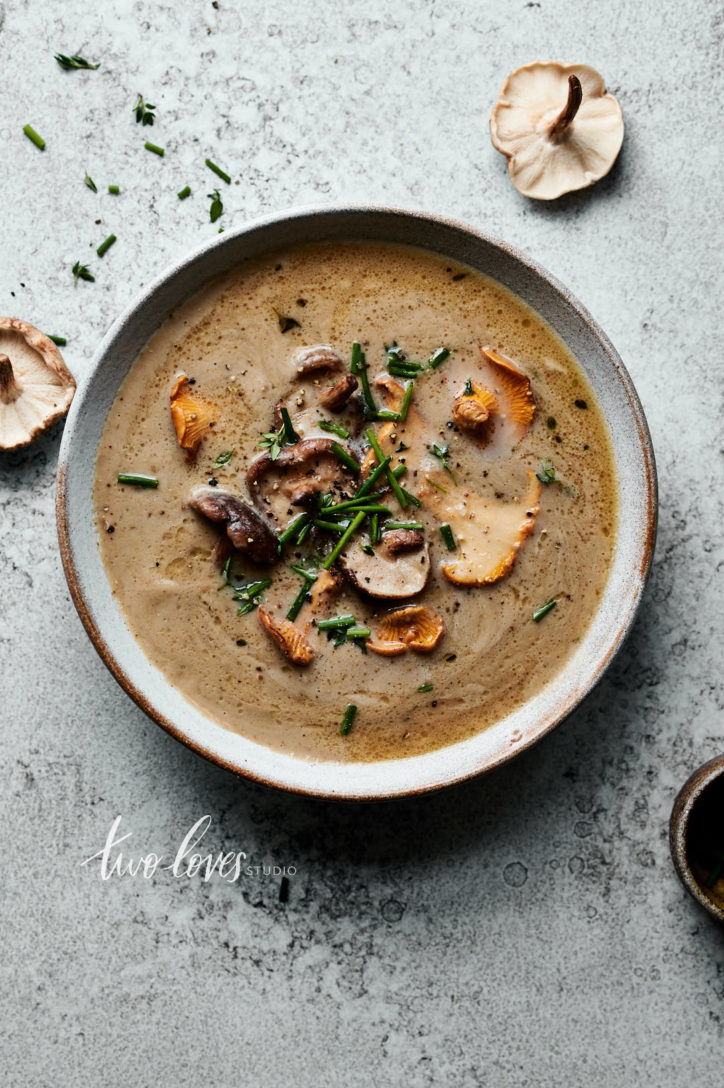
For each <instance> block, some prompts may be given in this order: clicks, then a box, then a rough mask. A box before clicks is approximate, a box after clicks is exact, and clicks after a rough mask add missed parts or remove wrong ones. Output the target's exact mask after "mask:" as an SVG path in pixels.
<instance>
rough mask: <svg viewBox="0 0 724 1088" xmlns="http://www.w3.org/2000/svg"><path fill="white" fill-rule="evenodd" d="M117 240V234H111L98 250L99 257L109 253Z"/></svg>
mask: <svg viewBox="0 0 724 1088" xmlns="http://www.w3.org/2000/svg"><path fill="white" fill-rule="evenodd" d="M115 240H116V236H115V234H109V235H108V237H107V238H106V239H105V241H103V242H101V244H100V245H99V246H98V249H97V250H96V253H97V254H98V256H99V257H102V256H103V254H104V253H107V252H108V250H109V249H110V248H111V246H112V245H113V243H114V242H115Z"/></svg>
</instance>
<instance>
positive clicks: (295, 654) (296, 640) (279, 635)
mask: <svg viewBox="0 0 724 1088" xmlns="http://www.w3.org/2000/svg"><path fill="white" fill-rule="evenodd" d="M257 615H258V617H259V622H260V624H261V625H262V627H263V628H264V630H265V631H267V632H268V634H270V635H271V637H272V639H273V640H274V642H276V644H277V646H278V647H279V649H280V650H281V651H282V653H283V654H284V656H285V657H288V658H289V660H290V661H291V662H292V663H293V664H294V665H308V664H309V663H310V661H311V660H312V658H313V657H314V647H313V646H311V645H310V643H309V642H308V641H307V637H306V635H305V634H304V632H303V631H300V630H299V628H298V627H295V626H294V624H293V623H292V622H291V620H287V619H281V618H279V619H277V618H276V617H275V616H273V615H272V614H271V612H270V611H269V609H268V608H266V606H265V605H263V604H262V605H259V607H258V609H257Z"/></svg>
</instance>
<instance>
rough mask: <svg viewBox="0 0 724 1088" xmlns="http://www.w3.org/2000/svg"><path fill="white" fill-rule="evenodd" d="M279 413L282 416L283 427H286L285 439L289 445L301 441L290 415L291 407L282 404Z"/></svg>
mask: <svg viewBox="0 0 724 1088" xmlns="http://www.w3.org/2000/svg"><path fill="white" fill-rule="evenodd" d="M279 415H280V416H281V417H282V427H283V428H284V441H285V442H286V444H287V445H288V446H291V445H292V443H294V442H298V441H299V435H298V434H297V432H296V431H295V430H294V427H293V426H292V421H291V418H290V416H289V409H288V408H285V407H284V405H282V407H281V408H280V409H279Z"/></svg>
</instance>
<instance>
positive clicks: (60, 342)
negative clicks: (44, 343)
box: [46, 333, 68, 348]
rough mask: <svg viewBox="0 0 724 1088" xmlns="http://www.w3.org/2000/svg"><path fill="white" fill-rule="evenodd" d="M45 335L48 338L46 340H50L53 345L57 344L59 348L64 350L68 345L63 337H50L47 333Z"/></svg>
mask: <svg viewBox="0 0 724 1088" xmlns="http://www.w3.org/2000/svg"><path fill="white" fill-rule="evenodd" d="M46 335H47V337H48V340H52V341H53V343H54V344H57V345H58V347H59V348H64V347H65V345H66V344H67V343H68V341H67V340H66V338H65V337H64V336H52V335H51V334H50V333H47V334H46Z"/></svg>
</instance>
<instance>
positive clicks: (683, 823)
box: [669, 755, 724, 922]
mask: <svg viewBox="0 0 724 1088" xmlns="http://www.w3.org/2000/svg"><path fill="white" fill-rule="evenodd" d="M717 832H718V836H719V838H718V844H717V842H716V841H714V842H710V841H709V839H708V836H709V835H713V836H716V835H717ZM669 844H670V846H671V856H672V858H673V859H674V865H675V867H676V872H677V873H678V874H679V878H680V880H681V882H682V884H683V885H684V887H685V888H686V890H687V891H688V892H690V893H691V895H693V896H694V899H696V901H697V903H700V904H701V906H702V907H703V908H704V910H708V911H709V914H711V915H713V916H714V918H718V919H719V921H720V922H724V895H717V893H716V890H715V889H714V888H713V887H707V884H706V879H707V873H708V874H709V875H711V873H712V872H713V871H714V867H715V866H716V864H717V858H716V856H715V854H716V851H717V846H718V848H719V849H720V850H721V851H722V853H723V854H724V755H721V756H716V757H715V758H714V759H710V760H709V762H708V763H705V764H704V765H703V766H702V767H699V769H698V770H696V771H694V773H693V774H692V776H691V778H689V779H688V781H687V782H686V783H685V784H684V785H683V786H682V787H681V790H680V791H679V794H678V796H677V798H676V800H675V801H674V807H673V809H672V812H671V821H670V823H669ZM722 860H723V861H724V858H723V859H722ZM721 876H722V878H724V864H722V867H721Z"/></svg>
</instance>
